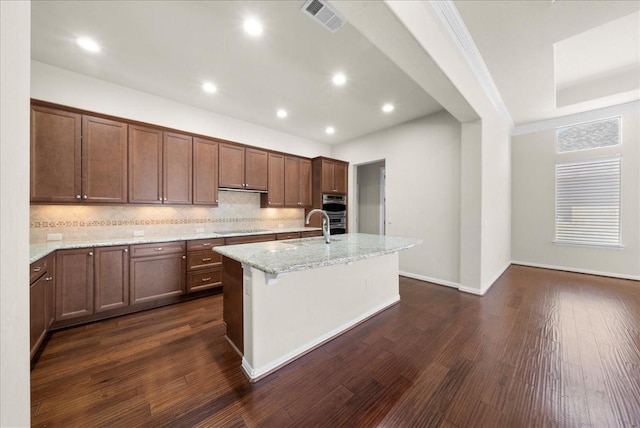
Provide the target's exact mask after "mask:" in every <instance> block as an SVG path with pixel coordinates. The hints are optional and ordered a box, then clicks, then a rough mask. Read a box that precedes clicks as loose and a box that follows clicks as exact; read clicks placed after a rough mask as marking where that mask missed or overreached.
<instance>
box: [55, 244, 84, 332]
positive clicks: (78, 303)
mask: <svg viewBox="0 0 640 428" xmlns="http://www.w3.org/2000/svg"><path fill="white" fill-rule="evenodd" d="M55 281H56V321H59V320H64V319H69V318H75V317H79V316H83V315H90V314H92V313H93V249H91V248H88V249H87V248H82V249H74V250H59V251H58V252H57V254H56V276H55Z"/></svg>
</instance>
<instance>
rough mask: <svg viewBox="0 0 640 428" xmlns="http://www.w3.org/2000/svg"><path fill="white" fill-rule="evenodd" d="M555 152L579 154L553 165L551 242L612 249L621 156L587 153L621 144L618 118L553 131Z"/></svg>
mask: <svg viewBox="0 0 640 428" xmlns="http://www.w3.org/2000/svg"><path fill="white" fill-rule="evenodd" d="M557 136H558V140H557V145H556V148H557V151H558V153H559V154H560V155H559V157H566V156H567V155H568V154H564V155H563V154H562V153H564V152H575V151H579V150H580V151H584V153H580V154H575V155H572V156H571V158H572V161H571V162H558V163H557V164H556V241H555V242H557V243H562V244H578V245H596V246H612V247H617V246H620V245H621V239H620V178H621V171H620V169H621V163H622V162H621V158H620V156H618V155H616V156H609V157H601V155H599V156H600V157H597V158H596V157H594V156H593V153H597V152H594V151H592V150H588V149H597V148H602V147H609V146H616V145H618V144H620V118H619V117H615V118H610V119H604V120H598V121H594V122H587V123H583V124H579V125H573V126H568V127H564V128H558V129H557Z"/></svg>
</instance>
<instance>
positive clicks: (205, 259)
mask: <svg viewBox="0 0 640 428" xmlns="http://www.w3.org/2000/svg"><path fill="white" fill-rule="evenodd" d="M202 261H203V262H210V261H211V257H205V258H204V259H202Z"/></svg>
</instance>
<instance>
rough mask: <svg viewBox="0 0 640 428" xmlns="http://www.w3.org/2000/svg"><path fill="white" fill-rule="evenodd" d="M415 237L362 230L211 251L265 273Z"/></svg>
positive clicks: (354, 255) (386, 248) (411, 242)
mask: <svg viewBox="0 0 640 428" xmlns="http://www.w3.org/2000/svg"><path fill="white" fill-rule="evenodd" d="M421 243H422V240H420V239H416V238H400V237H393V236H384V235H368V234H364V233H348V234H346V235H336V236H332V237H331V243H330V244H326V243H325V242H324V238H323V237H319V238H301V239H288V240H285V241H270V242H259V243H254V244H243V245H225V246H221V247H215V248H214V251H216V252H218V253H220V254H222V255H224V256H227V257H229V258H232V259H234V260H237V261H239V262H241V263H242V264H244V265H248V266H251V267H253V268H256V269H258V270H261V271H263V272H265V273H268V274H273V275H277V274H280V273H285V272H293V271H300V270H305V269H314V268H319V267H323V266H331V265H336V264H343V263H349V262H354V261H357V260H363V259H368V258H371V257H377V256H382V255H385V254H391V253H395V252H398V251H401V250H406V249H407V248H411V247H413V246H415V245H418V244H421Z"/></svg>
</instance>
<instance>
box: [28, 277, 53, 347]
mask: <svg viewBox="0 0 640 428" xmlns="http://www.w3.org/2000/svg"><path fill="white" fill-rule="evenodd" d="M48 280H49V277H48V276H47V275H43V276H41V277H40V279H37V280H36V281H35V282H34V283H33V284H31V287H30V289H29V318H30V325H29V329H30V342H29V343H30V346H31V358H33V356H34V355H35V354H36V352H37V351H38V348H39V347H40V345H41V344H42V342H43V341H44V338H45V336H46V334H47V328H48V327H49V326H48V324H47V322H48V321H47V285H48V282H49V281H48Z"/></svg>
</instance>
